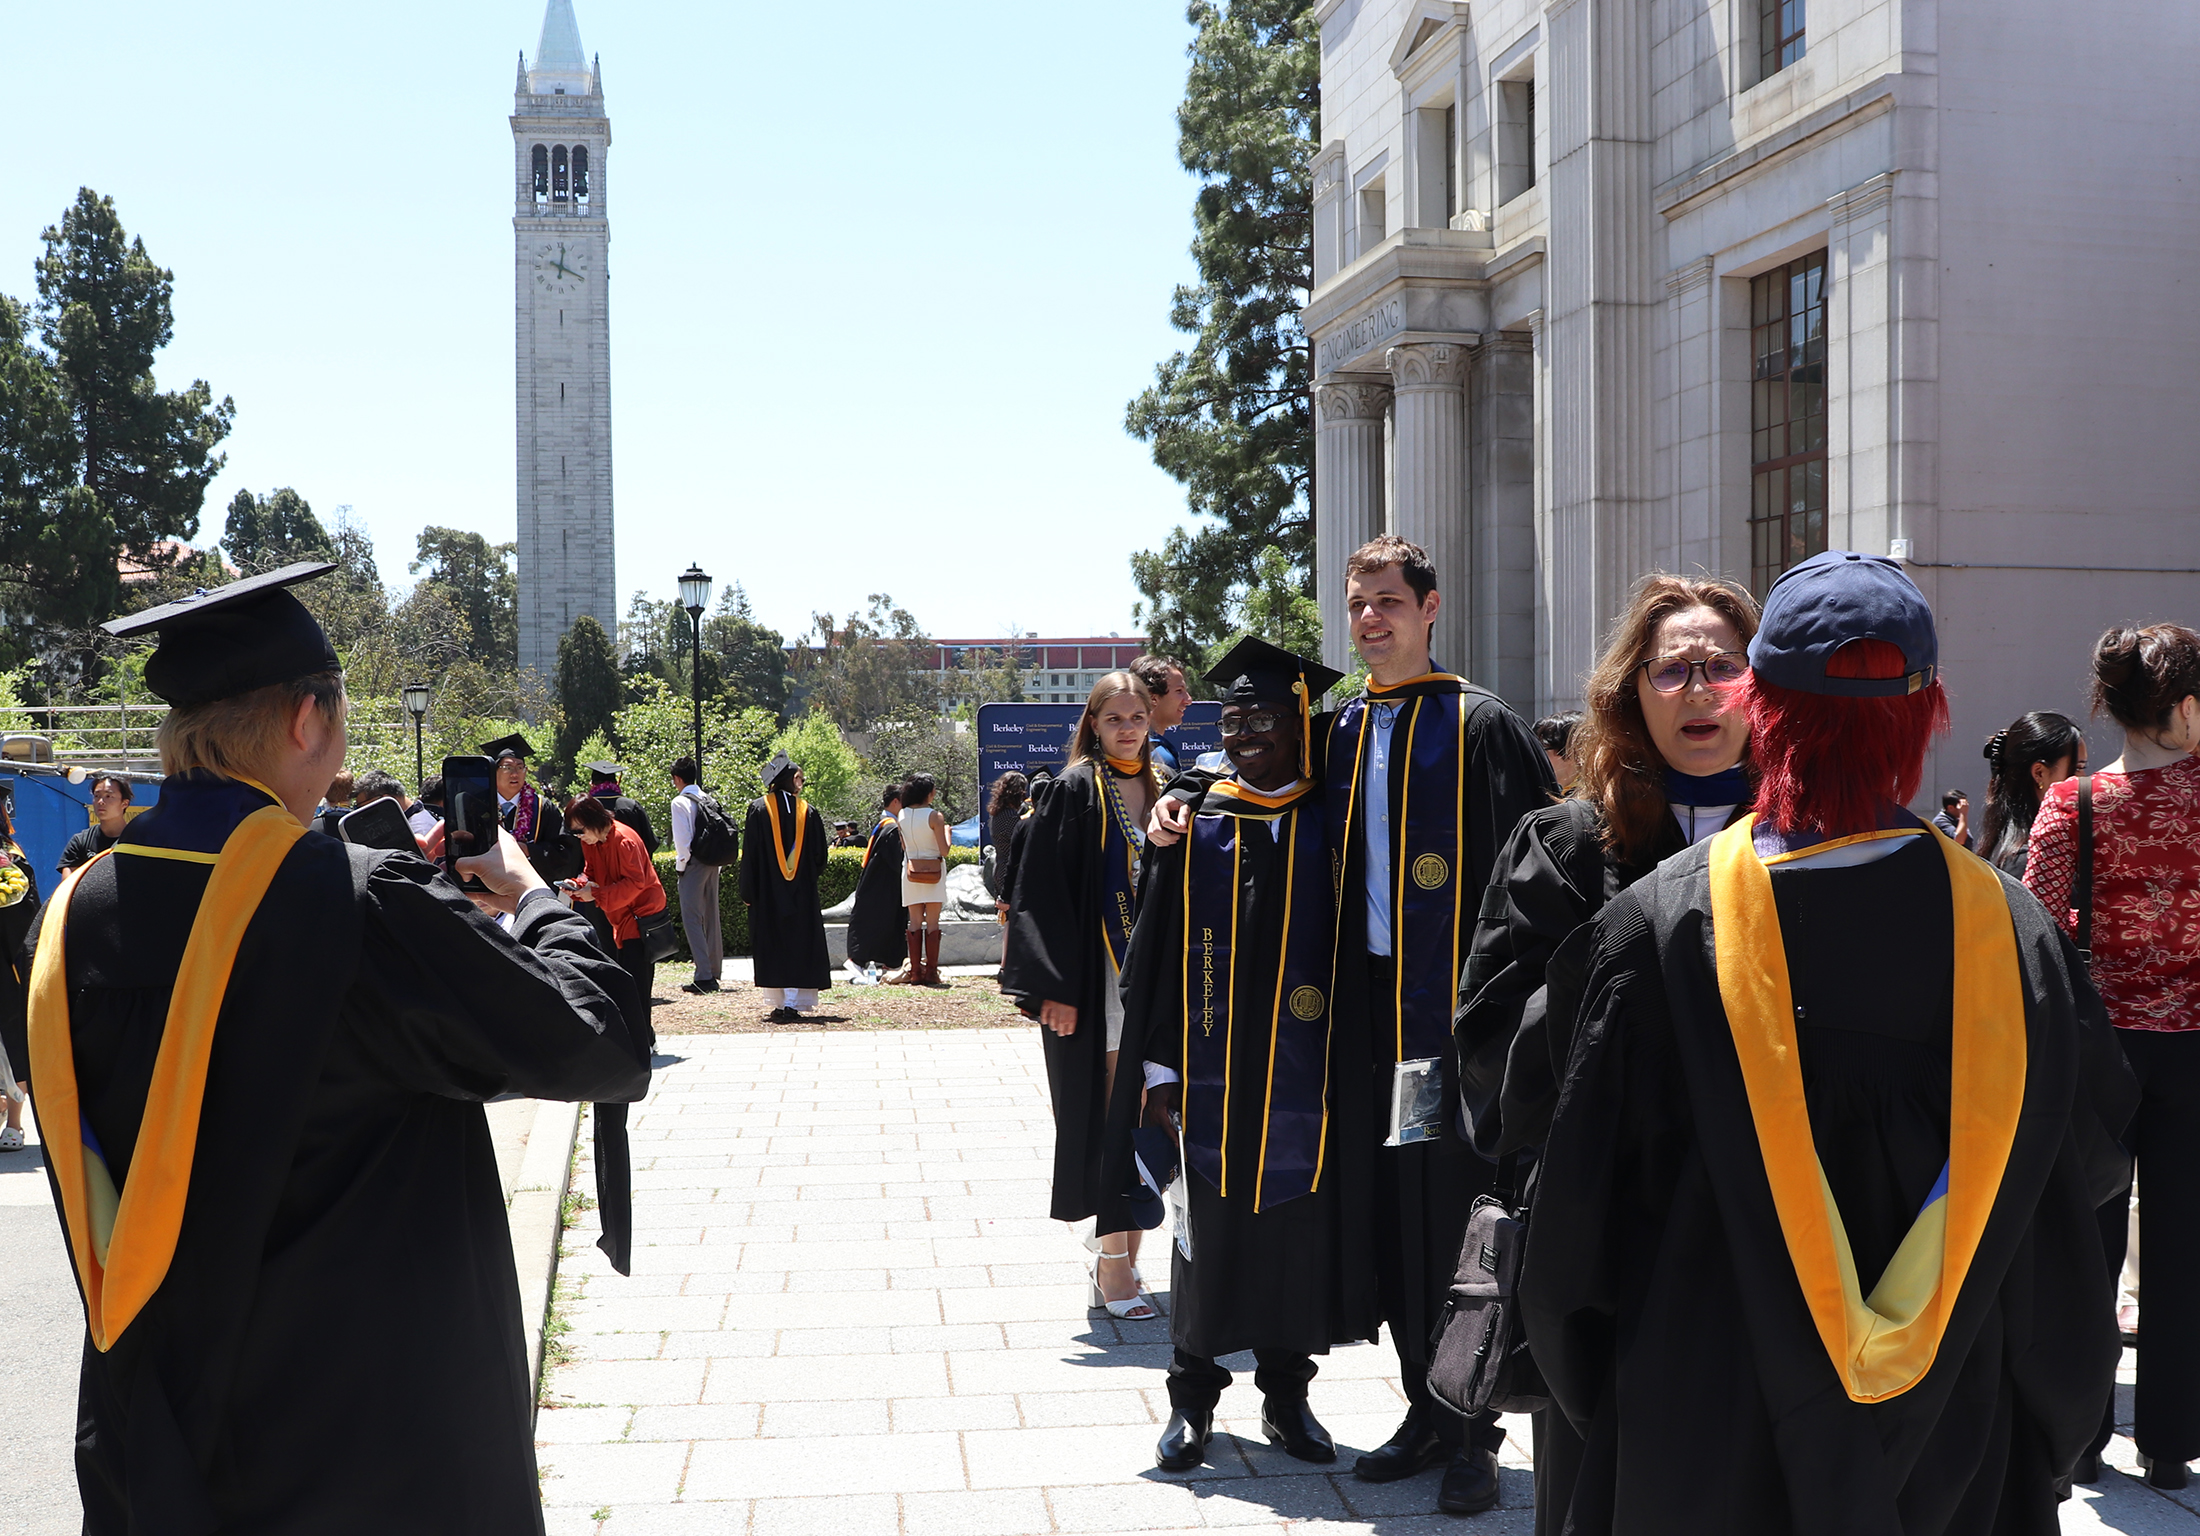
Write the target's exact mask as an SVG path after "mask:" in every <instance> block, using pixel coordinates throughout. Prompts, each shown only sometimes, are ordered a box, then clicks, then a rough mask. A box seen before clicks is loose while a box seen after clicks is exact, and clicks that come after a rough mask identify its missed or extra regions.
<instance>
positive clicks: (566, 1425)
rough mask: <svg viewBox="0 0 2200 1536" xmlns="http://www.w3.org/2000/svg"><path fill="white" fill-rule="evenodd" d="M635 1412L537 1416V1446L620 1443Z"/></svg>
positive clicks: (570, 1411) (569, 1411)
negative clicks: (621, 1436)
mask: <svg viewBox="0 0 2200 1536" xmlns="http://www.w3.org/2000/svg"><path fill="white" fill-rule="evenodd" d="M634 1412H635V1410H633V1409H632V1408H552V1407H548V1406H545V1407H544V1408H543V1410H542V1411H541V1412H540V1413H538V1414H536V1415H535V1444H537V1445H538V1446H540V1445H586V1444H589V1443H592V1442H599V1441H605V1440H616V1439H618V1438H619V1437H620V1435H622V1434H623V1433H625V1431H626V1426H627V1424H628V1423H629V1421H631V1420H632V1419H633V1417H634Z"/></svg>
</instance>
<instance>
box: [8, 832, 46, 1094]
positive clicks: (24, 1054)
mask: <svg viewBox="0 0 2200 1536" xmlns="http://www.w3.org/2000/svg"><path fill="white" fill-rule="evenodd" d="M5 858H6V860H7V862H8V863H11V864H13V865H14V866H15V867H16V868H17V869H19V870H21V871H22V872H23V878H24V879H25V880H27V881H29V882H30V889H29V890H27V891H25V892H24V893H23V899H22V900H21V901H18V902H17V903H16V904H15V905H14V906H12V907H0V1044H4V1045H5V1046H6V1047H7V1052H8V1066H9V1067H10V1068H11V1069H12V1070H13V1071H14V1073H15V1075H16V1078H17V1080H18V1081H21V1082H26V1083H27V1082H29V1081H30V1077H31V1048H30V1038H29V1036H28V1035H27V1034H26V1033H25V1031H24V1027H23V1022H24V1004H25V1003H26V1002H27V1001H28V1000H29V996H30V984H31V956H30V948H29V941H30V933H31V927H32V925H33V924H34V923H36V922H37V921H38V872H37V871H36V870H34V869H32V868H31V861H30V860H29V859H28V858H26V857H25V856H24V855H22V854H21V853H12V854H7V855H5Z"/></svg>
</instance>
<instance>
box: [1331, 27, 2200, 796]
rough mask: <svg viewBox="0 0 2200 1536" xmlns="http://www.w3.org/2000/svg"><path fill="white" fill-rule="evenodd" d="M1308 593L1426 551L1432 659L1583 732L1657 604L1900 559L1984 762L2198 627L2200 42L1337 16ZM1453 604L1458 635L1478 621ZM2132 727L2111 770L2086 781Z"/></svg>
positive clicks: (1465, 621)
mask: <svg viewBox="0 0 2200 1536" xmlns="http://www.w3.org/2000/svg"><path fill="white" fill-rule="evenodd" d="M1315 14H1316V17H1317V20H1318V21H1319V24H1320V27H1321V48H1322V112H1323V115H1322V134H1323V139H1324V143H1323V146H1322V148H1321V150H1320V151H1319V154H1318V158H1317V159H1316V161H1315V165H1314V177H1315V215H1314V219H1315V240H1316V251H1315V286H1314V290H1313V293H1312V295H1311V298H1310V300H1309V302H1308V304H1307V307H1306V310H1305V315H1304V322H1305V327H1306V330H1307V332H1308V335H1309V337H1310V338H1311V341H1312V343H1313V349H1314V371H1315V379H1316V410H1317V421H1318V428H1317V431H1318V437H1317V442H1316V455H1315V484H1316V508H1317V524H1316V563H1317V566H1318V570H1319V579H1320V590H1321V595H1322V603H1323V632H1324V651H1325V656H1326V659H1328V660H1330V661H1331V662H1332V664H1337V663H1339V662H1341V660H1342V658H1343V657H1344V655H1345V654H1346V639H1345V630H1344V616H1343V611H1342V577H1341V575H1340V574H1339V570H1340V566H1341V563H1342V560H1343V557H1344V555H1345V554H1346V553H1347V552H1349V551H1350V550H1351V549H1352V548H1353V547H1354V546H1355V545H1357V544H1358V543H1359V542H1361V541H1362V540H1363V539H1365V538H1367V537H1369V536H1371V535H1372V534H1374V533H1377V532H1381V531H1383V530H1385V529H1389V530H1394V531H1396V532H1398V533H1401V534H1404V535H1406V536H1407V537H1410V538H1413V539H1415V540H1416V541H1418V542H1420V543H1422V544H1424V545H1426V546H1427V547H1428V548H1429V549H1430V550H1431V552H1432V553H1433V554H1434V556H1435V557H1436V559H1437V561H1438V563H1439V566H1440V568H1441V572H1442V584H1443V588H1444V590H1445V593H1446V596H1447V599H1448V601H1447V606H1446V608H1445V610H1444V614H1443V618H1442V621H1441V622H1440V624H1439V628H1438V634H1437V636H1436V656H1437V658H1438V660H1439V661H1440V662H1441V663H1443V664H1445V665H1448V666H1451V667H1453V668H1455V669H1459V670H1462V671H1464V672H1466V673H1467V674H1469V675H1470V676H1472V677H1473V678H1474V679H1475V680H1476V681H1478V682H1481V683H1483V684H1485V685H1486V686H1489V687H1491V688H1493V689H1495V690H1496V691H1497V692H1498V693H1500V694H1501V695H1502V696H1504V697H1505V698H1506V699H1507V700H1509V701H1510V702H1511V703H1513V704H1514V706H1515V707H1516V708H1518V709H1520V710H1521V711H1522V712H1524V713H1529V712H1534V713H1541V712H1546V711H1549V710H1552V709H1554V708H1562V707H1568V706H1571V705H1575V704H1578V702H1579V699H1580V688H1581V678H1582V676H1583V674H1584V672H1585V671H1586V670H1587V668H1588V667H1589V665H1590V663H1591V661H1592V659H1593V657H1594V654H1595V651H1596V649H1597V647H1598V645H1599V643H1600V641H1601V639H1602V637H1603V633H1604V628H1605V626H1606V625H1607V624H1609V622H1610V621H1611V619H1612V617H1613V616H1614V615H1615V614H1616V613H1617V612H1618V610H1619V608H1620V607H1621V605H1622V603H1623V602H1624V600H1625V595H1626V593H1627V590H1628V587H1629V585H1630V584H1631V583H1632V582H1633V581H1634V580H1635V578H1636V577H1637V576H1638V575H1639V574H1641V573H1642V572H1645V571H1649V570H1655V569H1665V570H1681V571H1696V570H1699V569H1701V570H1706V571H1710V572H1713V573H1716V574H1721V575H1726V576H1730V577H1733V578H1734V579H1736V580H1738V581H1741V582H1744V583H1746V584H1748V585H1750V586H1751V587H1752V588H1753V589H1755V590H1756V591H1758V592H1759V593H1760V594H1761V593H1762V592H1763V591H1764V589H1765V587H1766V586H1767V585H1768V584H1769V583H1770V581H1771V580H1772V578H1773V577H1774V576H1776V575H1777V574H1778V573H1779V571H1781V570H1783V569H1785V568H1786V567H1787V566H1788V565H1790V564H1792V563H1794V561H1795V560H1796V559H1798V558H1800V557H1801V556H1802V555H1803V554H1805V553H1808V552H1811V551H1814V550H1817V549H1822V548H1826V547H1828V546H1829V545H1831V546H1833V547H1847V548H1853V549H1861V550H1868V551H1872V552H1874V553H1879V554H1893V555H1896V556H1899V557H1902V558H1904V559H1906V560H1907V561H1908V562H1909V568H1910V572H1911V574H1912V576H1913V577H1914V578H1915V579H1916V581H1917V582H1918V584H1919V586H1920V587H1921V588H1922V589H1923V590H1924V592H1925V593H1926V595H1927V596H1928V597H1929V598H1930V599H1931V600H1932V601H1933V604H1934V607H1935V610H1936V611H1937V613H1938V614H1939V618H1940V623H1941V645H1942V653H1941V654H1942V663H1943V669H1944V673H1945V676H1946V679H1947V682H1948V686H1949V689H1950V692H1951V695H1952V700H1953V704H1954V710H1955V730H1954V732H1953V734H1952V735H1951V737H1950V738H1949V739H1948V740H1947V741H1946V742H1944V743H1943V744H1942V746H1941V747H1940V748H1939V749H1938V751H1937V755H1936V758H1935V760H1934V762H1933V763H1932V765H1931V767H1930V769H1929V774H1930V778H1929V783H1928V791H1929V792H1930V791H1931V790H1936V789H1937V788H1939V787H1942V786H1944V785H1945V786H1949V787H1958V786H1960V787H1968V788H1969V789H1970V791H1971V793H1972V794H1973V796H1974V798H1976V796H1977V794H1978V785H1979V783H1980V781H1981V780H1982V778H1983V773H1984V764H1983V763H1982V762H1981V761H1980V757H1979V752H1980V746H1981V744H1982V743H1983V741H1984V740H1985V738H1986V736H1987V735H1988V734H1989V733H1990V732H1991V731H1993V730H1994V729H1995V728H1997V727H1998V726H2001V725H2004V724H2006V723H2007V722H2008V721H2009V720H2011V719H2012V718H2014V717H2015V716H2016V715H2018V714H2020V713H2022V712H2023V711H2025V710H2028V709H2035V708H2046V709H2060V710H2063V711H2064V712H2066V713H2069V714H2071V715H2072V716H2073V717H2074V718H2080V719H2082V718H2083V715H2084V710H2083V699H2084V693H2083V688H2084V682H2085V678H2086V675H2087V668H2086V658H2087V654H2088V650H2089V647H2090V644H2091V642H2092V640H2093V638H2094V637H2095V636H2096V635H2097V634H2098V633H2099V632H2100V630H2101V629H2102V628H2103V627H2105V626H2106V625H2107V624H2109V623H2110V622H2113V621H2119V620H2126V619H2134V618H2176V619H2179V620H2181V621H2184V622H2194V621H2200V602H2196V601H2195V598H2196V596H2200V583H2196V582H2195V581H2194V576H2195V575H2200V432H2195V431H2194V430H2193V429H2192V426H2191V423H2192V422H2193V420H2194V418H2195V415H2196V411H2200V379H2196V376H2195V373H2194V370H2193V369H2192V368H2191V367H2190V366H2189V363H2188V361H2187V358H2188V354H2189V352H2190V350H2191V344H2192V336H2193V331H2194V328H2195V319H2194V308H2193V304H2192V300H2191V292H2192V287H2193V284H2192V276H2191V274H2192V269H2193V262H2194V259H2195V258H2194V253H2195V251H2196V250H2200V193H2196V188H2200V122H2196V118H2200V107H2196V101H2200V96H2196V93H2194V92H2193V91H2192V90H2191V89H2190V85H2189V80H2188V79H2187V78H2186V76H2187V72H2188V69H2189V64H2190V61H2191V60H2192V59H2193V58H2195V57H2200V8H2196V7H2193V6H2190V5H2189V4H2185V3H2183V0H2133V3H2132V4H2131V5H2128V6H2124V7H2119V8H2118V10H2117V13H2116V19H2115V22H2114V24H2113V25H2109V24H2108V22H2107V18H2106V17H2105V16H2095V15H2092V14H2090V13H2088V12H2086V11H2085V9H2084V8H2082V7H2080V8H2072V7H2070V6H2069V5H2067V4H2062V3H2049V0H1477V3H1475V4H1474V5H1472V6H1471V7H1470V6H1468V5H1466V4H1459V3H1453V0H1321V3H1320V4H1319V5H1318V6H1317V7H1316V13H1315ZM1462 598H1463V599H1464V600H1463V601H1462V600H1461V599H1462ZM2115 744H2116V743H2115V732H2114V729H2113V727H2109V728H2107V729H2106V731H2105V733H2104V732H2097V733H2096V740H2095V753H2096V759H2097V760H2103V759H2105V754H2106V753H2110V752H2113V751H2114V750H2115Z"/></svg>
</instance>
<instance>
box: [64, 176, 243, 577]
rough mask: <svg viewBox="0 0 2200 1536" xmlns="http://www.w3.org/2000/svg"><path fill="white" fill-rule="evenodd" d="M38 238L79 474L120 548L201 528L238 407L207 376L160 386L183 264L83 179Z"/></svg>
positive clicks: (149, 546)
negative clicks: (151, 251) (165, 262)
mask: <svg viewBox="0 0 2200 1536" xmlns="http://www.w3.org/2000/svg"><path fill="white" fill-rule="evenodd" d="M41 238H42V239H43V240H44V241H45V245H46V253H45V255H44V256H42V257H41V258H40V259H39V261H38V330H39V336H40V339H41V340H42V341H44V343H45V345H46V349H47V351H48V352H49V353H50V354H51V356H52V359H53V363H54V367H55V370H56V373H57V374H58V376H59V379H60V384H61V390H62V394H63V398H64V399H65V400H66V402H67V405H68V410H69V421H70V427H71V437H72V443H71V447H72V449H73V460H74V463H73V467H74V469H75V471H76V480H77V483H78V484H79V485H81V486H83V488H84V489H86V490H88V491H90V492H91V493H92V494H93V495H94V496H96V497H98V498H99V504H100V507H101V508H102V510H103V511H104V512H105V514H106V515H107V517H108V518H110V519H112V521H113V523H114V529H115V537H116V538H117V539H118V540H119V543H120V546H121V549H122V550H125V551H127V552H128V553H129V554H130V555H131V556H132V557H133V558H134V559H137V560H138V561H140V562H149V561H151V560H153V559H154V558H155V553H154V549H153V546H154V544H155V543H156V542H158V541H161V540H184V539H189V538H191V537H192V536H193V535H195V534H196V533H197V532H198V528H199V507H200V504H201V503H202V502H203V501H204V500H205V498H206V487H207V485H208V484H209V483H210V482H211V481H212V480H213V478H214V476H215V475H216V474H217V473H219V472H220V470H221V467H222V464H223V463H224V462H225V460H224V458H223V456H222V455H220V454H218V453H216V452H215V451H214V450H215V447H216V446H217V445H218V444H219V443H220V442H221V440H222V439H223V438H225V437H227V436H228V435H229V424H230V421H231V419H232V418H233V417H234V416H235V414H236V409H235V407H234V406H233V405H232V404H231V403H230V401H229V400H227V399H226V398H225V399H224V400H223V401H222V402H221V404H219V405H215V404H214V403H213V391H212V390H211V389H210V388H209V387H208V386H207V383H206V381H205V380H204V379H197V380H194V381H193V382H192V384H191V387H190V388H189V389H186V390H181V391H174V392H169V393H163V392H161V391H160V390H158V389H156V388H154V387H153V354H154V353H156V352H158V351H159V350H160V349H161V348H162V347H165V346H167V345H168V343H169V341H170V339H171V338H172V337H173V336H174V334H175V316H174V313H173V310H172V308H171V306H170V297H171V295H172V293H173V291H174V286H175V274H174V273H172V272H168V271H166V270H164V269H162V268H160V267H157V266H155V265H154V264H153V260H152V258H151V257H149V256H147V255H146V254H145V242H144V241H143V240H133V239H131V238H130V237H129V235H128V234H127V233H126V232H125V231H124V230H123V228H122V221H121V220H120V219H119V218H117V217H116V216H115V205H114V200H113V199H111V198H106V197H102V196H100V195H99V194H98V193H96V192H94V191H92V190H91V188H89V187H86V188H84V189H82V190H81V191H79V192H78V193H77V195H76V202H75V204H74V205H73V206H72V207H71V208H70V209H69V211H68V212H67V213H65V214H63V215H62V217H61V222H60V223H59V224H57V225H54V226H52V227H50V228H48V229H47V230H46V231H45V233H44V235H43V236H42V237H41Z"/></svg>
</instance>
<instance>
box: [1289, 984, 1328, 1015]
mask: <svg viewBox="0 0 2200 1536" xmlns="http://www.w3.org/2000/svg"><path fill="white" fill-rule="evenodd" d="M1321 1016H1322V989H1321V988H1320V987H1300V988H1299V989H1298V990H1297V991H1295V992H1293V993H1292V994H1291V1017H1292V1018H1294V1019H1318V1018H1320V1017H1321Z"/></svg>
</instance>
